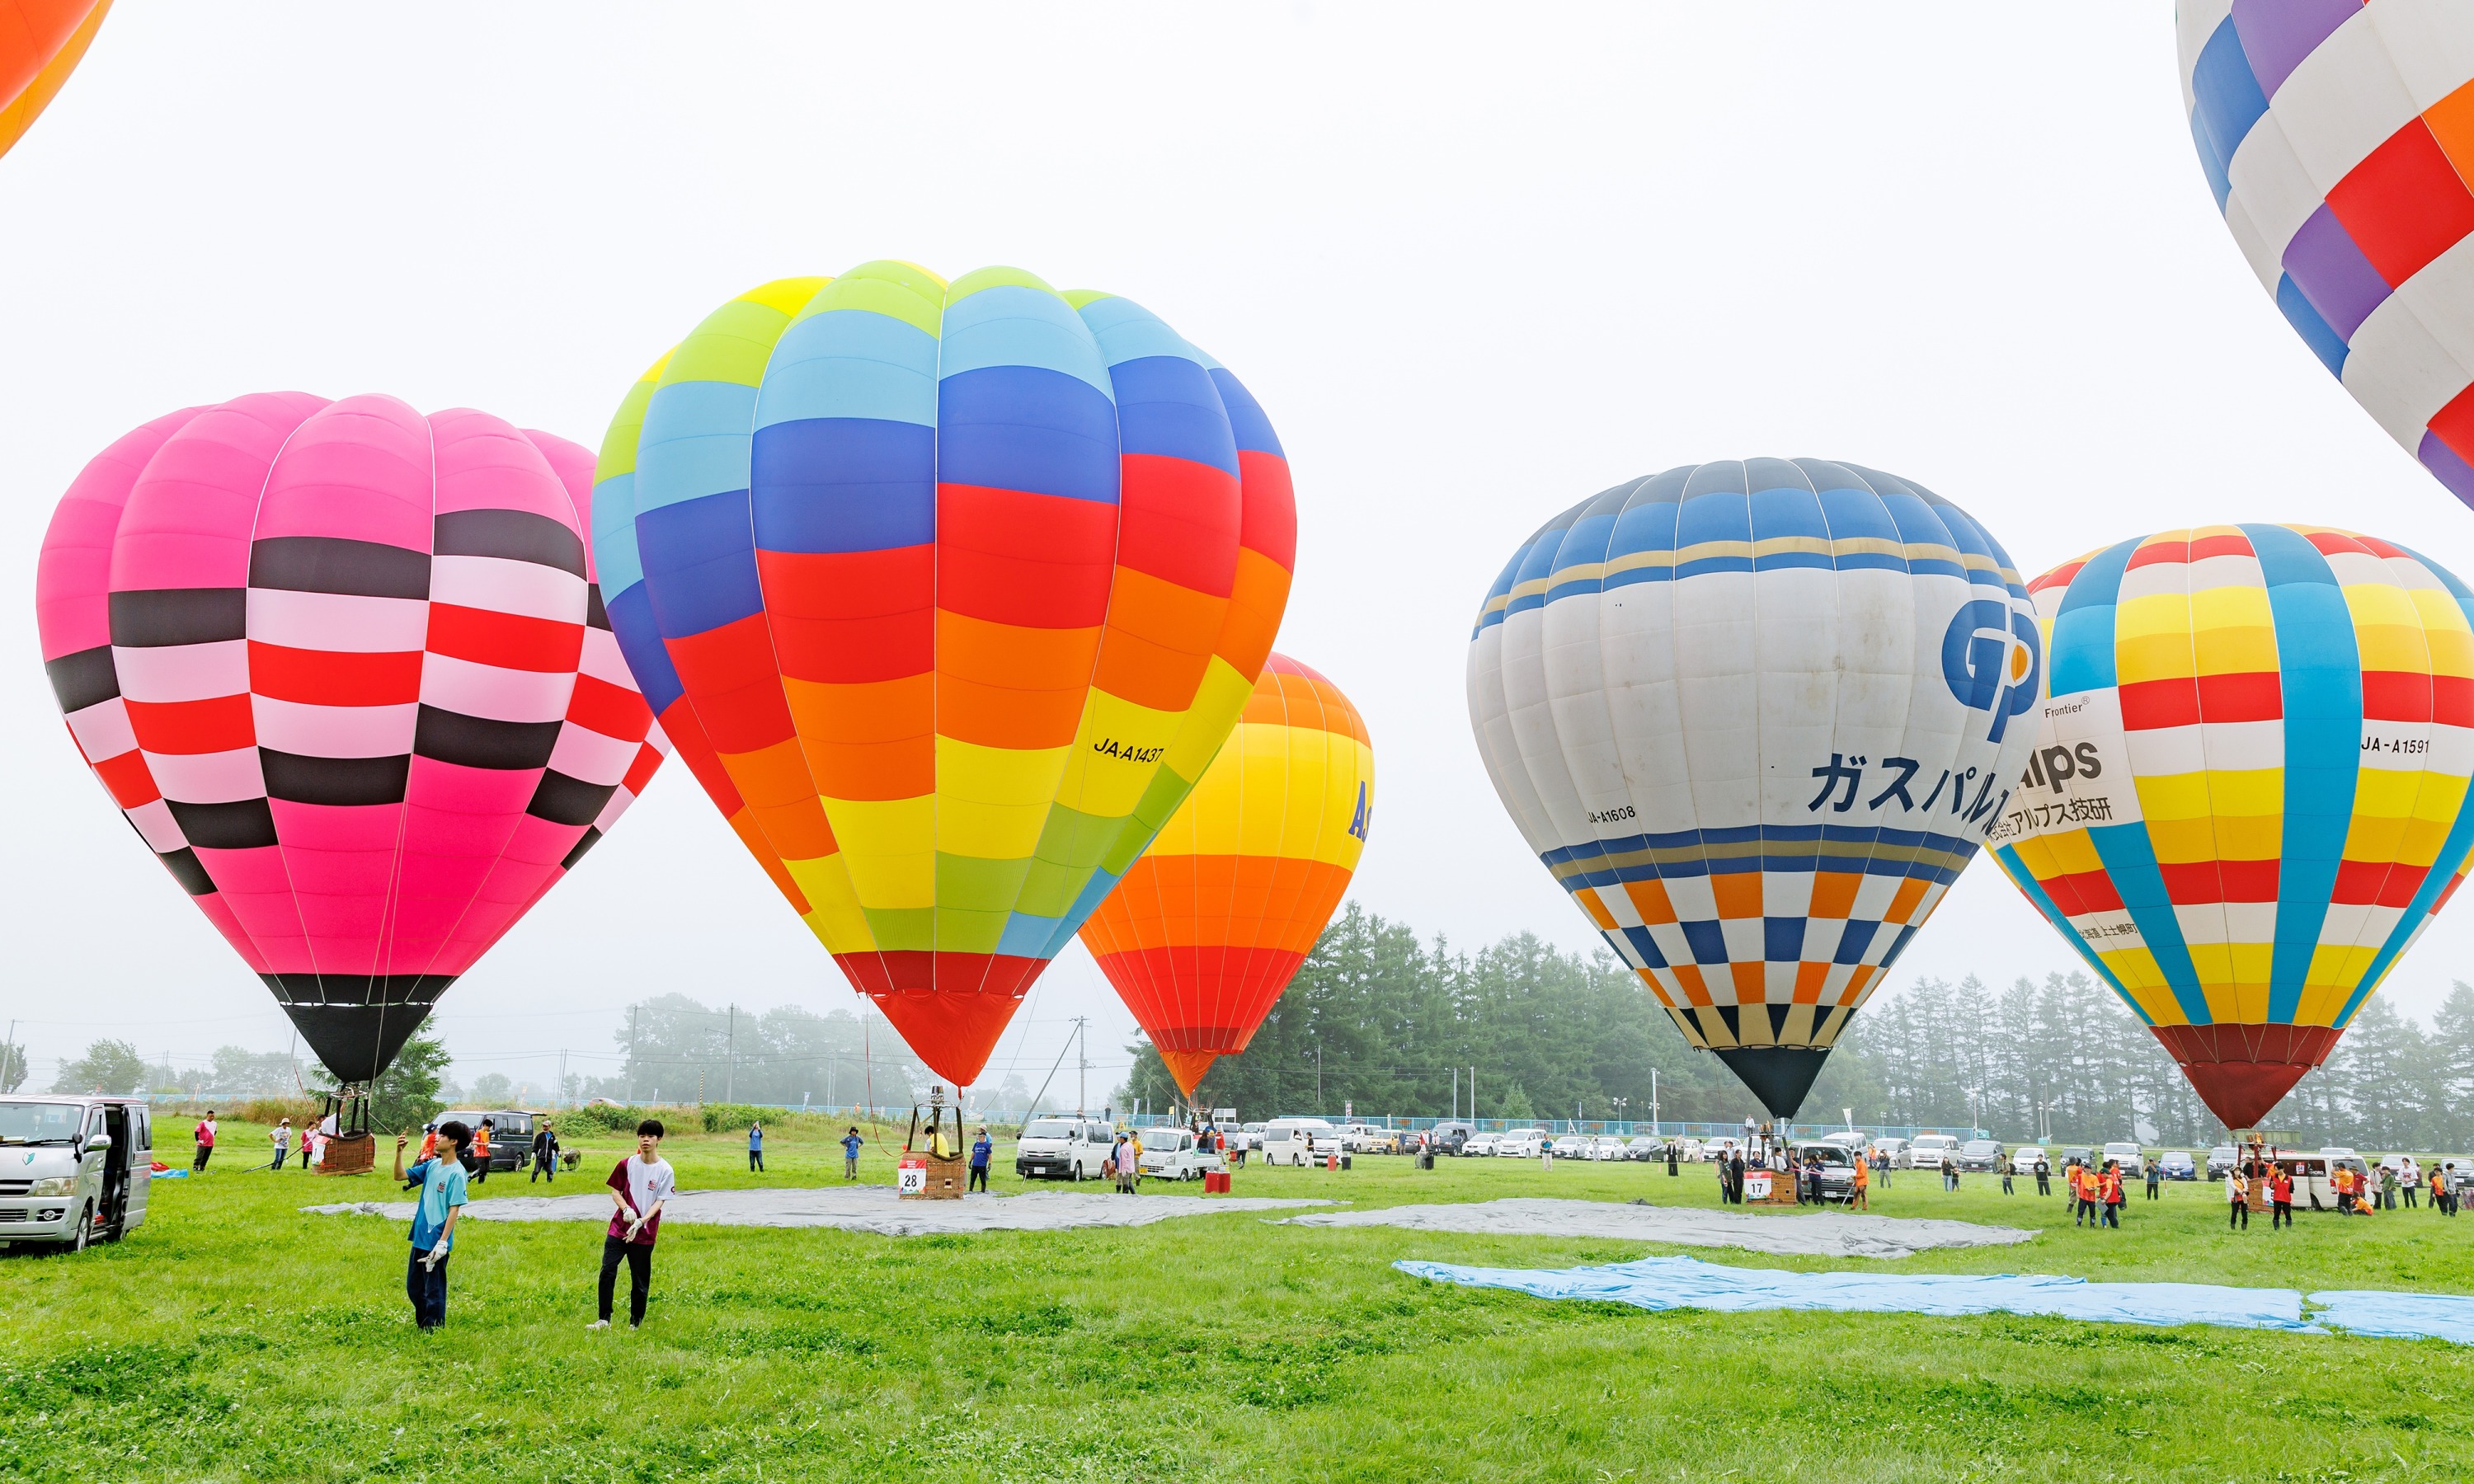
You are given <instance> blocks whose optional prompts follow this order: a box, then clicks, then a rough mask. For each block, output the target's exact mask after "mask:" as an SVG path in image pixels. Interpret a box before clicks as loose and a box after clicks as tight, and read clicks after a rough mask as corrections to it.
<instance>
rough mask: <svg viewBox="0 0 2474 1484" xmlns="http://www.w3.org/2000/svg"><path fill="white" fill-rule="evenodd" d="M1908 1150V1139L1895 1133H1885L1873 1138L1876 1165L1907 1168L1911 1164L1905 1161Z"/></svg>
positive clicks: (1895, 1168)
mask: <svg viewBox="0 0 2474 1484" xmlns="http://www.w3.org/2000/svg"><path fill="white" fill-rule="evenodd" d="M1906 1152H1907V1141H1906V1140H1905V1139H1904V1138H1901V1137H1898V1136H1897V1135H1895V1134H1884V1135H1882V1136H1881V1137H1880V1138H1877V1139H1875V1140H1873V1163H1874V1164H1875V1165H1876V1166H1880V1167H1883V1168H1888V1169H1894V1170H1897V1169H1907V1168H1909V1167H1910V1166H1909V1165H1907V1164H1905V1163H1904V1157H1905V1155H1906Z"/></svg>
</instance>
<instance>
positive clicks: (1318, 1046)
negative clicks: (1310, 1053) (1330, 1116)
mask: <svg viewBox="0 0 2474 1484" xmlns="http://www.w3.org/2000/svg"><path fill="white" fill-rule="evenodd" d="M1315 1112H1316V1113H1322V1041H1316V1042H1315Z"/></svg>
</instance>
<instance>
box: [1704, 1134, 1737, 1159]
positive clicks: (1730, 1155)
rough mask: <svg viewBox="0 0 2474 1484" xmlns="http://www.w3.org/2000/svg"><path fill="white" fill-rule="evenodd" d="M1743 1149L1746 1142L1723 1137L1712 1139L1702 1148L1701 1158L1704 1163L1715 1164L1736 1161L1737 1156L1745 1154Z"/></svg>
mask: <svg viewBox="0 0 2474 1484" xmlns="http://www.w3.org/2000/svg"><path fill="white" fill-rule="evenodd" d="M1743 1148H1744V1141H1743V1140H1742V1139H1740V1138H1733V1137H1718V1138H1713V1139H1710V1141H1709V1142H1707V1143H1705V1144H1703V1145H1702V1146H1701V1158H1702V1159H1703V1160H1704V1161H1708V1162H1710V1163H1712V1164H1714V1163H1716V1162H1718V1161H1721V1160H1732V1159H1734V1157H1735V1156H1736V1155H1738V1154H1741V1153H1742V1152H1743Z"/></svg>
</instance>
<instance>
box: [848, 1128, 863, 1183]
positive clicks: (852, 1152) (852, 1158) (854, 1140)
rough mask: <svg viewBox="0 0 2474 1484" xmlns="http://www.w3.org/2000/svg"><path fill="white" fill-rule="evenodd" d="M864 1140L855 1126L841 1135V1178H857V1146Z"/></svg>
mask: <svg viewBox="0 0 2474 1484" xmlns="http://www.w3.org/2000/svg"><path fill="white" fill-rule="evenodd" d="M865 1142H867V1140H865V1139H863V1138H861V1137H859V1130H858V1129H856V1128H854V1129H852V1130H851V1131H850V1132H849V1133H847V1134H845V1135H843V1136H842V1179H844V1180H857V1179H859V1146H860V1145H861V1144H863V1143H865Z"/></svg>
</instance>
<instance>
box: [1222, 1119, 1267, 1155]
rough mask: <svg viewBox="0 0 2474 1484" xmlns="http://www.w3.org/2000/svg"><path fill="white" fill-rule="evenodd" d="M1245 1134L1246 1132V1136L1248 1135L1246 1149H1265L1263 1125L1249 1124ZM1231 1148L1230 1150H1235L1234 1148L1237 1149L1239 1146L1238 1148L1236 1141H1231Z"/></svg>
mask: <svg viewBox="0 0 2474 1484" xmlns="http://www.w3.org/2000/svg"><path fill="white" fill-rule="evenodd" d="M1244 1132H1245V1135H1246V1147H1247V1148H1248V1149H1249V1150H1254V1149H1260V1148H1262V1147H1263V1125H1262V1124H1259V1123H1249V1124H1248V1125H1246V1128H1245V1130H1244ZM1229 1147H1230V1148H1232V1149H1233V1148H1235V1147H1237V1146H1236V1143H1235V1141H1234V1140H1231V1141H1230V1143H1229Z"/></svg>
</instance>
